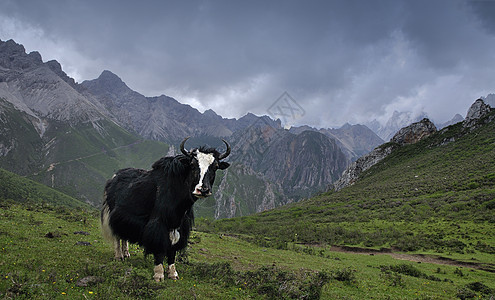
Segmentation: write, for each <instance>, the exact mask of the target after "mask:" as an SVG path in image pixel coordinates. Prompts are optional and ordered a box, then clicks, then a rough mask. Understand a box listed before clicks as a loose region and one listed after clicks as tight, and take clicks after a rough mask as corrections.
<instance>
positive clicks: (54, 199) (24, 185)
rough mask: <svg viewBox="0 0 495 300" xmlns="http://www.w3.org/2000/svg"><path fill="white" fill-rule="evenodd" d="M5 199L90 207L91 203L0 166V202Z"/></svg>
mask: <svg viewBox="0 0 495 300" xmlns="http://www.w3.org/2000/svg"><path fill="white" fill-rule="evenodd" d="M4 201H7V202H8V201H14V202H19V203H26V202H29V203H38V204H40V203H50V204H53V205H56V206H65V207H72V208H86V209H88V208H90V206H89V205H87V204H86V203H83V202H81V201H79V200H77V199H75V198H72V197H70V196H67V195H65V194H63V193H61V192H59V191H57V190H54V189H51V188H49V187H47V186H45V185H43V184H40V183H37V182H35V181H32V180H29V179H27V178H24V177H22V176H19V175H17V174H14V173H12V172H9V171H6V170H4V169H1V168H0V203H1V202H4Z"/></svg>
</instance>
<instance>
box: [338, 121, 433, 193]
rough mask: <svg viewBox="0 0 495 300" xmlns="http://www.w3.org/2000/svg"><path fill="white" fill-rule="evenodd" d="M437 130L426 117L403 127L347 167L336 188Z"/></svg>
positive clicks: (352, 180)
mask: <svg viewBox="0 0 495 300" xmlns="http://www.w3.org/2000/svg"><path fill="white" fill-rule="evenodd" d="M435 132H437V128H436V127H435V124H433V123H432V122H431V121H430V120H428V119H426V118H425V119H423V120H421V121H419V122H416V123H412V124H411V125H409V126H407V127H404V128H401V129H400V130H399V131H398V132H397V133H396V134H395V135H394V136H393V137H392V139H391V140H390V142H389V143H386V144H383V145H381V146H380V147H377V148H375V149H374V150H373V151H371V152H370V153H367V154H365V155H363V156H362V157H360V158H359V159H358V160H357V161H355V162H354V163H352V164H351V165H350V166H349V167H347V169H346V170H345V171H344V173H342V176H341V177H340V179H339V180H338V181H337V182H336V183H335V190H336V191H340V190H341V189H343V188H345V187H347V186H350V185H353V184H354V183H355V182H356V181H357V180H358V179H359V177H360V176H361V173H363V172H364V171H366V170H368V169H369V168H371V167H373V166H374V165H376V164H377V163H379V162H380V161H381V160H383V159H384V158H385V157H387V156H388V155H390V154H391V153H392V152H393V151H394V150H396V149H397V148H399V147H402V146H405V145H411V144H415V143H417V142H419V141H421V140H422V139H424V138H426V137H429V136H430V135H432V134H434V133H435Z"/></svg>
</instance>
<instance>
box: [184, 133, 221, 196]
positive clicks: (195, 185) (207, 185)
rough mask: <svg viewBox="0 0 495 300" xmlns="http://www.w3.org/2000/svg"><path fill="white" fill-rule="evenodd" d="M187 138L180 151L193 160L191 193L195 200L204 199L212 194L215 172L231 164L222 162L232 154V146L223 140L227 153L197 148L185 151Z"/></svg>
mask: <svg viewBox="0 0 495 300" xmlns="http://www.w3.org/2000/svg"><path fill="white" fill-rule="evenodd" d="M187 139H189V138H185V139H184V140H183V141H182V143H181V144H180V151H181V152H182V154H184V155H185V156H187V157H189V158H190V159H191V173H192V174H191V175H192V178H193V181H192V185H191V193H192V195H193V196H194V197H195V198H204V197H208V196H210V195H211V194H212V186H213V183H214V182H215V172H216V171H217V170H219V169H220V170H225V169H227V168H228V167H229V166H230V164H229V163H227V162H223V161H221V160H222V159H224V158H226V157H227V156H228V155H229V154H230V146H229V144H228V143H227V142H226V141H225V140H222V141H223V142H224V143H225V145H226V146H227V150H226V151H225V153H219V152H218V151H217V150H216V149H214V148H205V147H201V148H195V149H193V150H191V151H186V150H185V149H184V144H185V143H186V141H187Z"/></svg>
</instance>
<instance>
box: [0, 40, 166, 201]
mask: <svg viewBox="0 0 495 300" xmlns="http://www.w3.org/2000/svg"><path fill="white" fill-rule="evenodd" d="M77 88H78V86H77V84H76V83H75V82H74V80H73V79H71V78H69V77H68V76H67V75H66V74H65V73H64V72H63V71H62V70H61V67H60V64H58V63H57V62H55V61H50V62H47V63H44V62H43V61H42V59H41V55H40V54H39V53H37V52H31V53H29V54H26V53H25V49H24V47H23V46H22V45H19V44H17V43H15V42H14V41H12V40H9V41H6V42H3V41H0V123H2V128H0V167H2V168H5V169H7V170H9V171H11V172H14V173H17V174H19V175H22V176H27V177H29V178H31V179H34V180H36V181H38V182H41V183H44V184H46V185H48V186H51V187H53V188H56V189H58V190H60V191H63V192H65V193H66V194H68V195H70V196H72V197H75V198H77V199H80V200H82V201H84V202H86V203H90V204H91V205H94V206H99V205H100V203H101V191H102V189H103V185H104V183H105V180H106V179H107V178H108V177H110V176H111V175H112V173H113V172H115V170H117V169H118V168H121V167H125V166H127V164H131V165H135V166H136V167H149V164H150V162H152V161H153V160H156V158H157V157H160V156H163V154H164V153H166V152H167V151H168V146H167V145H165V144H163V143H155V144H150V143H148V142H145V141H143V139H142V138H141V137H139V136H137V135H134V134H132V133H130V132H128V131H126V130H124V129H123V128H121V127H120V126H118V125H117V124H116V123H115V122H114V121H113V120H112V119H111V118H109V117H107V111H106V110H105V108H104V107H102V106H100V105H99V104H98V103H95V102H93V101H90V99H88V98H87V97H86V96H84V95H83V94H81V93H80V92H79V91H78V90H77ZM136 150H138V151H143V153H141V154H140V155H136V154H135V153H133V151H136ZM144 150H146V151H144Z"/></svg>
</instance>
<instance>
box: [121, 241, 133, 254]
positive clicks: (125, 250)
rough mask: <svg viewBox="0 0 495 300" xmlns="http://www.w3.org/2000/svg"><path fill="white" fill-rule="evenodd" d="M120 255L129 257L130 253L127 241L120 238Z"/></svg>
mask: <svg viewBox="0 0 495 300" xmlns="http://www.w3.org/2000/svg"><path fill="white" fill-rule="evenodd" d="M122 257H123V258H127V257H131V254H129V242H128V241H125V240H122Z"/></svg>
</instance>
